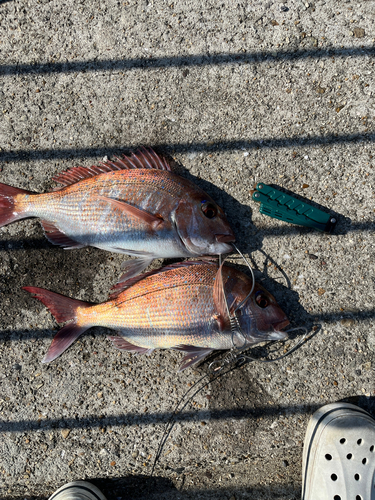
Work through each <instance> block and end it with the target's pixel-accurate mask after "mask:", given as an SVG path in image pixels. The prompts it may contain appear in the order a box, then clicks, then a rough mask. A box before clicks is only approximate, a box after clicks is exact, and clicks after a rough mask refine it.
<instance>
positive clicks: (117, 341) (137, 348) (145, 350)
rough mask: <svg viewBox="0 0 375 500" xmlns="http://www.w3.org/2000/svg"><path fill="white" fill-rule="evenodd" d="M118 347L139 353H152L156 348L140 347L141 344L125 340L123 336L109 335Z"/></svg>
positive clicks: (121, 349)
mask: <svg viewBox="0 0 375 500" xmlns="http://www.w3.org/2000/svg"><path fill="white" fill-rule="evenodd" d="M107 338H108V339H109V340H110V341H111V342H112V344H113V346H114V347H115V348H116V349H119V350H120V351H128V352H134V353H138V354H151V353H152V351H153V350H154V349H149V348H147V347H140V346H139V345H134V344H131V343H130V342H128V341H127V340H125V339H124V338H123V337H119V336H118V335H116V336H114V337H110V336H108V337H107Z"/></svg>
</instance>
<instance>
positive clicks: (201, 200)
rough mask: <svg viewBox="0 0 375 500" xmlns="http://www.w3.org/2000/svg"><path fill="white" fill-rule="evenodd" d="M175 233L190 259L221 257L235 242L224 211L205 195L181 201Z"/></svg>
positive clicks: (175, 216) (191, 196) (176, 218)
mask: <svg viewBox="0 0 375 500" xmlns="http://www.w3.org/2000/svg"><path fill="white" fill-rule="evenodd" d="M174 224H175V228H176V231H177V233H178V235H179V237H180V239H181V241H182V244H183V245H184V247H185V248H186V249H187V250H188V251H189V253H190V254H191V255H194V256H195V255H219V254H223V253H229V252H231V251H232V250H233V248H232V245H230V242H232V241H233V242H234V241H235V240H236V238H235V236H234V234H233V231H232V229H231V227H230V225H229V222H228V221H227V218H226V216H225V214H224V211H223V209H222V208H220V207H219V206H218V205H217V204H216V203H215V202H214V201H213V200H212V199H211V198H210V197H209V196H208V195H207V194H205V193H204V192H202V194H201V193H196V194H194V195H191V194H190V196H189V197H187V198H185V199H182V200H180V202H179V204H178V207H177V209H176V211H175V214H174Z"/></svg>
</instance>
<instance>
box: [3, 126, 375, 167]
mask: <svg viewBox="0 0 375 500" xmlns="http://www.w3.org/2000/svg"><path fill="white" fill-rule="evenodd" d="M374 141H375V133H374V132H363V133H356V134H329V135H322V136H317V135H315V136H313V135H308V136H297V135H295V136H291V137H280V138H273V137H269V138H265V139H259V140H247V139H238V140H232V141H224V140H220V141H209V142H189V143H181V142H176V143H159V144H155V145H154V146H155V148H157V149H158V150H161V151H165V152H167V153H170V154H172V153H173V154H174V153H202V152H204V153H213V152H217V151H234V150H246V151H250V150H253V149H283V148H299V147H306V146H332V145H334V144H345V143H348V144H358V143H365V142H374ZM137 147H138V144H127V145H126V146H125V145H115V146H106V147H92V148H64V149H37V150H31V149H19V150H15V151H4V150H3V151H0V162H16V161H38V160H62V159H74V158H80V159H81V158H93V157H98V156H99V157H100V156H101V157H102V156H105V155H107V156H111V155H114V154H119V153H121V152H123V151H126V150H129V149H130V150H134V149H136V148H137Z"/></svg>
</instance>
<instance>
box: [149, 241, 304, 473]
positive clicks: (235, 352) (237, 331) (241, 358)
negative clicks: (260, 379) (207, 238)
mask: <svg viewBox="0 0 375 500" xmlns="http://www.w3.org/2000/svg"><path fill="white" fill-rule="evenodd" d="M232 245H233V246H234V248H235V249H236V250H237V252H238V253H239V254H240V255H241V257H242V259H243V260H244V262H245V263H246V264H247V266H248V268H249V269H250V272H251V276H252V286H251V290H250V292H249V293H248V294H247V296H246V297H245V299H244V300H242V301H241V302H240V303H239V304H238V305H237V307H236V308H235V309H234V311H233V315H231V314H230V308H229V306H228V299H227V297H226V295H225V289H224V282H223V281H222V286H223V296H224V299H225V305H226V310H227V313H228V318H229V321H230V328H231V332H232V345H233V347H232V349H231V350H230V351H229V352H228V353H227V354H226V356H225V357H224V358H223V359H221V360H219V361H213V362H212V363H210V364H209V366H208V370H209V372H208V373H206V374H204V375H203V376H202V377H201V378H200V379H199V380H197V381H196V382H195V383H194V384H193V386H192V387H190V389H188V390H187V391H186V392H185V394H184V395H183V396H182V398H181V399H180V400H179V401H178V402H177V404H176V406H175V408H174V410H173V411H172V414H171V416H170V417H169V419H168V421H167V423H166V426H165V429H164V432H163V435H162V437H161V440H160V442H159V446H158V449H157V451H156V455H155V459H154V462H153V465H152V469H151V477H152V476H153V474H154V471H155V467H156V464H157V463H158V461H159V459H160V457H161V455H162V452H163V449H164V446H165V443H166V442H167V440H168V438H169V436H170V434H171V432H172V429H173V427H174V425H175V423H176V420H175V418H176V417H177V416H178V414H179V413H181V412H182V411H183V410H184V409H185V408H186V406H187V405H188V404H189V403H190V401H191V400H192V399H193V398H194V396H196V395H197V394H199V393H200V392H201V391H202V390H203V389H204V388H205V387H207V386H208V385H209V384H212V383H213V382H215V381H216V380H217V379H218V378H220V377H223V376H224V375H227V374H228V373H230V372H232V371H234V370H236V369H237V368H240V367H241V366H244V364H245V363H249V362H252V361H259V362H261V363H271V362H275V361H279V360H281V359H283V358H285V357H286V356H289V355H290V354H292V352H294V351H295V350H296V349H298V348H299V347H300V346H301V345H302V344H303V343H304V341H305V340H306V338H307V335H308V331H307V329H306V328H304V327H300V328H292V329H291V330H288V331H286V332H285V333H289V332H292V331H296V330H304V331H305V334H304V335H303V337H302V338H301V339H300V340H299V341H298V342H297V344H296V345H295V346H294V347H293V348H291V349H289V350H288V351H287V352H286V353H284V354H283V355H282V356H279V357H277V358H274V359H262V358H254V357H252V356H250V355H248V354H246V355H245V354H243V352H242V351H243V350H244V347H245V345H246V336H245V335H244V333H243V331H242V329H241V325H240V324H239V321H238V317H237V314H236V311H238V309H239V308H240V307H242V305H243V304H245V303H246V301H247V300H248V299H249V297H250V296H251V294H252V293H253V291H254V287H255V276H254V272H253V269H252V267H251V265H250V263H249V262H248V260H247V259H246V257H245V256H244V255H243V254H242V252H241V251H240V250H239V249H238V248H237V246H236V245H234V244H233V243H232ZM225 260H226V258H224V260H223V261H222V258H221V255H219V269H220V270H221V273H222V266H223V264H224V262H225ZM235 335H241V336H242V338H243V339H244V344H243V345H242V346H240V347H236V346H235V344H234V336H235ZM272 343H274V341H271V342H270V343H269V344H267V346H268V345H270V344H272ZM217 363H220V365H219V366H218V367H217V368H214V366H215V364H217ZM231 364H234V366H230V365H231ZM225 367H228V369H227V370H225ZM212 375H215V376H214V377H213V378H212ZM207 377H208V378H209V380H208V381H206V382H205V383H204V384H203V385H202V386H201V387H199V388H198V389H196V387H197V386H199V384H201V383H202V382H203V381H204V379H205V378H207ZM194 389H196V390H195V392H193V393H192V391H193V390H194ZM190 393H191V394H190ZM189 394H190V395H189ZM188 396H189V397H188ZM187 397H188V398H187ZM186 398H187V399H186ZM181 405H182V406H181Z"/></svg>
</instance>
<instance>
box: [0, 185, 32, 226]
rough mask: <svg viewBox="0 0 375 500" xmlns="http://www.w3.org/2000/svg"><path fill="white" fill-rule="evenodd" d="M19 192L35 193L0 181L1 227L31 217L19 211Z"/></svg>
mask: <svg viewBox="0 0 375 500" xmlns="http://www.w3.org/2000/svg"><path fill="white" fill-rule="evenodd" d="M19 194H35V193H32V192H30V191H25V190H24V189H19V188H15V187H13V186H8V185H7V184H2V183H1V182H0V227H3V226H6V225H7V224H11V223H12V222H15V221H17V220H21V219H25V218H27V217H29V215H28V214H25V213H24V212H22V211H20V212H17V202H16V200H15V198H16V196H18V195H19Z"/></svg>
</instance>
